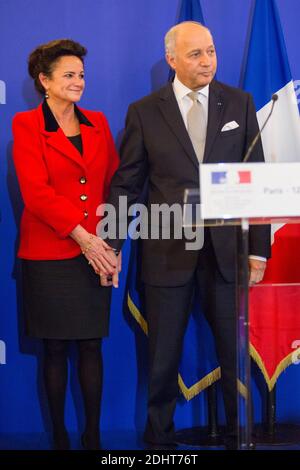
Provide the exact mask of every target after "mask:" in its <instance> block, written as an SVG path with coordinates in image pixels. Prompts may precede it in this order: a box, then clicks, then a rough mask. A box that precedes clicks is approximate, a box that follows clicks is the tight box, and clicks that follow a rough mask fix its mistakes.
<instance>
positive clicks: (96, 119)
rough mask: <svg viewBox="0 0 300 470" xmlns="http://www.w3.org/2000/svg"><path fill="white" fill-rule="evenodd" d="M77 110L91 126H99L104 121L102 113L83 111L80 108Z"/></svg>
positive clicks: (89, 110) (83, 109)
mask: <svg viewBox="0 0 300 470" xmlns="http://www.w3.org/2000/svg"><path fill="white" fill-rule="evenodd" d="M79 110H80V111H81V112H82V114H84V115H85V116H86V117H87V118H88V120H89V121H91V122H92V124H99V123H102V122H103V121H106V117H105V116H104V113H103V112H102V111H95V110H91V109H85V108H82V107H81V106H80V107H79Z"/></svg>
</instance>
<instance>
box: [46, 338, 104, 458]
mask: <svg viewBox="0 0 300 470" xmlns="http://www.w3.org/2000/svg"><path fill="white" fill-rule="evenodd" d="M76 344H77V347H78V355H79V359H78V376H79V382H80V386H81V391H82V395H83V401H84V409H85V417H86V425H85V431H84V435H83V441H84V445H85V447H86V448H89V449H98V448H99V446H100V442H99V419H100V403H101V392H102V355H101V340H99V339H88V340H77V341H76ZM68 345H69V341H68V340H58V339H45V340H44V354H45V356H44V379H45V386H46V392H47V397H48V402H49V408H50V414H51V419H52V424H53V437H54V446H55V448H56V449H68V448H69V447H70V444H69V438H68V433H67V431H66V428H65V421H64V409H65V397H66V386H67V378H68V366H67V353H68Z"/></svg>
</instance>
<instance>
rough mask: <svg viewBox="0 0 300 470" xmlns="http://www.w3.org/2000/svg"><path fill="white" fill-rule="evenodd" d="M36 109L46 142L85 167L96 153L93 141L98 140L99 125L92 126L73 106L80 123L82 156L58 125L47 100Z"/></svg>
mask: <svg viewBox="0 0 300 470" xmlns="http://www.w3.org/2000/svg"><path fill="white" fill-rule="evenodd" d="M38 109H39V117H40V127H41V132H42V134H43V135H44V137H45V138H46V141H47V144H48V145H50V146H51V147H53V148H54V149H55V150H57V151H58V152H59V153H61V154H63V155H64V156H66V157H68V158H70V159H71V160H73V161H74V162H76V163H77V164H78V165H80V166H81V167H83V168H85V166H86V164H87V163H88V162H90V161H91V160H92V159H93V158H94V156H95V155H96V153H97V145H96V144H95V143H96V142H97V141H98V140H99V139H97V135H98V134H99V132H100V129H99V127H97V126H94V125H93V124H92V123H91V122H90V121H89V120H88V119H87V118H86V116H85V115H84V114H83V113H82V111H81V110H80V109H79V108H78V107H77V106H75V112H76V114H77V117H78V119H79V123H80V132H81V138H82V146H83V156H81V155H80V153H79V152H78V150H77V149H76V147H75V146H74V145H73V144H72V143H71V142H70V141H69V139H68V138H67V137H66V136H65V134H64V133H63V131H62V129H61V128H60V127H59V126H58V124H57V122H56V120H55V118H54V116H53V114H52V112H51V110H50V108H49V106H48V105H47V102H46V101H44V103H43V104H42V105H41V106H40V107H39V108H38Z"/></svg>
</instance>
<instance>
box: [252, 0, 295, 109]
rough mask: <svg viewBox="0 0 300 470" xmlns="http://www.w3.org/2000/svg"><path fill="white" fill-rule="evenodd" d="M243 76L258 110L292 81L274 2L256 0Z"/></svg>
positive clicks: (273, 0)
mask: <svg viewBox="0 0 300 470" xmlns="http://www.w3.org/2000/svg"><path fill="white" fill-rule="evenodd" d="M244 77H245V78H244V89H245V90H247V91H250V92H251V93H252V95H253V97H254V101H255V105H256V109H257V110H259V109H260V108H262V107H263V106H264V105H265V104H267V103H268V102H269V101H270V99H271V96H272V95H273V93H275V92H277V91H278V90H280V89H281V88H282V87H284V86H285V85H286V84H287V83H288V82H290V81H291V80H292V75H291V70H290V66H289V63H288V60H287V51H286V47H285V42H284V37H283V32H282V29H281V24H280V18H279V14H278V9H277V6H276V2H275V0H256V3H255V9H254V14H253V20H252V31H251V36H250V41H249V46H248V58H247V66H246V69H245V75H244ZM262 77H263V80H262Z"/></svg>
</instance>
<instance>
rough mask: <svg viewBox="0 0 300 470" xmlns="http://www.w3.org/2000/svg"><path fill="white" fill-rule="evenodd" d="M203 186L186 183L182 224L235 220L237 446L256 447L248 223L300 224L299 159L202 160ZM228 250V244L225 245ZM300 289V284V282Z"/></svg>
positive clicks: (220, 224)
mask: <svg viewBox="0 0 300 470" xmlns="http://www.w3.org/2000/svg"><path fill="white" fill-rule="evenodd" d="M199 187H200V191H198V190H195V189H189V188H187V189H186V191H185V196H184V217H183V225H184V227H186V228H188V227H199V228H201V227H203V228H204V227H210V226H213V227H224V226H226V225H235V226H236V227H237V231H238V234H239V236H238V244H237V257H236V259H237V273H238V275H237V284H236V290H237V310H236V320H237V324H236V326H237V328H236V331H237V335H236V348H237V371H236V377H237V382H236V383H237V387H238V394H237V396H238V400H237V411H238V429H237V435H238V449H240V450H249V449H252V448H254V445H253V441H252V427H253V426H252V425H253V422H252V421H253V419H252V416H253V413H252V400H251V364H250V343H249V327H250V322H251V318H249V288H248V284H249V271H248V256H249V251H248V245H249V226H250V225H252V224H255V225H265V224H293V223H300V163H230V164H229V163H226V164H223V163H218V164H202V165H200V169H199ZM224 249H226V247H224ZM299 288H300V286H299Z"/></svg>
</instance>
